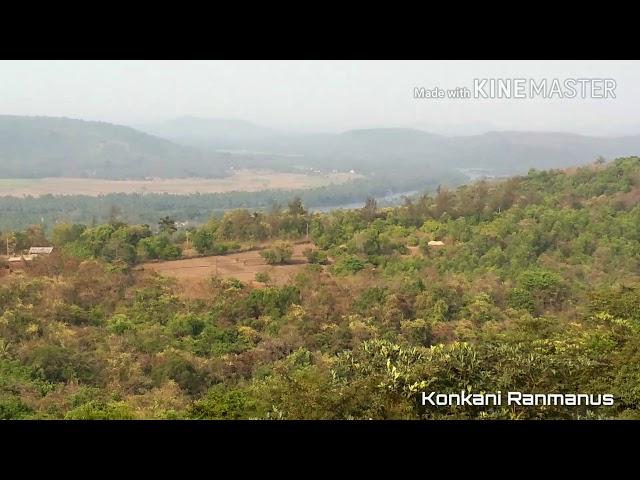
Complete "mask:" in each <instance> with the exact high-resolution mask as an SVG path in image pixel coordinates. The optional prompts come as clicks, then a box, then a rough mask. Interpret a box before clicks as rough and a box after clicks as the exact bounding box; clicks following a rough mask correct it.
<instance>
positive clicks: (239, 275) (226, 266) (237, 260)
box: [143, 242, 316, 298]
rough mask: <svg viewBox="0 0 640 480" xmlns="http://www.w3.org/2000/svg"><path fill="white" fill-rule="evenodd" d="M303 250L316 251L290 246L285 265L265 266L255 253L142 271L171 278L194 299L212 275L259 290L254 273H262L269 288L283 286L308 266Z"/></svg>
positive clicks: (196, 259) (303, 244) (156, 265)
mask: <svg viewBox="0 0 640 480" xmlns="http://www.w3.org/2000/svg"><path fill="white" fill-rule="evenodd" d="M307 248H313V249H315V248H316V247H315V246H314V245H313V243H312V242H301V243H297V244H294V245H293V256H292V258H291V261H290V262H289V263H287V264H285V265H268V264H267V263H265V261H264V259H263V258H262V256H260V249H256V250H250V251H246V252H239V253H231V254H228V255H214V256H208V257H194V258H186V259H182V260H171V261H163V262H150V263H145V264H144V265H143V268H144V269H145V270H152V271H155V272H158V273H159V274H160V275H163V276H166V277H172V278H175V279H176V280H177V282H178V285H180V286H181V287H182V290H183V293H184V295H185V296H188V297H193V298H197V297H199V296H201V294H202V292H204V291H205V289H204V287H203V285H204V283H203V282H206V280H208V279H209V278H210V277H212V276H214V275H215V276H218V277H220V278H226V279H228V278H236V279H238V280H240V281H241V282H243V283H246V284H249V285H253V286H255V287H261V286H262V285H263V284H261V283H260V282H256V280H255V276H256V273H258V272H265V273H267V274H268V275H269V278H270V280H271V283H272V284H275V285H283V284H285V283H286V282H287V281H288V280H289V279H290V278H291V276H292V275H295V274H296V273H297V272H299V271H300V269H301V268H302V267H304V265H307V264H308V263H309V262H308V261H307V259H306V257H305V256H304V254H303V253H302V252H303V251H304V250H305V249H307Z"/></svg>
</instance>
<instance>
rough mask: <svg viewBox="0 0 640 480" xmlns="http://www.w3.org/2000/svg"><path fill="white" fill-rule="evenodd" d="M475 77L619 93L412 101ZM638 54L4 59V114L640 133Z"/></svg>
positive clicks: (296, 126) (0, 71)
mask: <svg viewBox="0 0 640 480" xmlns="http://www.w3.org/2000/svg"><path fill="white" fill-rule="evenodd" d="M474 78H525V79H528V78H533V79H535V80H536V81H539V80H541V79H545V78H546V79H549V80H550V79H553V78H558V79H561V80H563V79H566V78H612V79H614V80H615V81H616V82H617V87H616V90H615V93H616V98H615V99H571V100H569V99H562V100H561V99H557V98H556V99H540V98H538V99H493V100H492V99H482V100H479V99H464V100H460V99H457V100H452V99H431V100H426V99H422V100H416V99H414V98H413V91H414V87H421V86H423V87H425V88H433V87H439V88H442V89H452V88H455V87H458V86H466V87H472V85H473V80H474ZM639 111H640V62H637V61H629V62H620V61H615V62H613V61H611V62H610V61H0V114H16V115H48V116H66V117H72V118H83V119H90V120H104V121H109V122H115V123H123V124H128V125H136V124H144V123H148V122H155V121H160V120H165V119H169V118H173V117H179V116H200V117H213V118H238V119H244V120H248V121H251V122H254V123H257V124H261V125H265V126H270V127H274V128H278V129H285V130H294V131H312V130H321V131H339V130H346V129H351V128H366V127H381V126H389V127H418V128H423V129H428V130H433V131H440V132H444V133H448V132H451V133H469V132H467V131H472V132H471V133H475V130H488V129H500V130H505V129H513V130H556V131H557V130H559V131H570V132H577V133H585V134H602V135H609V134H628V133H636V134H640V118H639V116H638V112H639Z"/></svg>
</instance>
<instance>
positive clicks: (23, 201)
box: [0, 169, 465, 232]
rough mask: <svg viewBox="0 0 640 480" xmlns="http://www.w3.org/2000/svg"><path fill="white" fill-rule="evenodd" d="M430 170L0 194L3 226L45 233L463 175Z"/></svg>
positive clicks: (353, 198) (422, 184) (313, 200)
mask: <svg viewBox="0 0 640 480" xmlns="http://www.w3.org/2000/svg"><path fill="white" fill-rule="evenodd" d="M435 173H436V171H435V170H433V169H430V170H426V171H423V172H415V171H414V172H413V175H410V176H409V175H406V173H405V172H397V173H393V172H390V173H388V174H387V175H385V176H384V177H370V178H367V179H360V180H353V181H350V182H347V183H344V184H341V185H328V186H324V187H318V188H310V189H299V190H263V191H258V192H242V191H238V192H228V193H206V194H200V193H197V194H191V195H173V194H168V193H166V194H154V193H144V194H126V193H112V194H109V195H101V196H97V197H93V196H86V195H43V196H40V197H26V198H24V197H10V196H6V197H3V196H0V211H1V212H2V215H1V216H0V230H2V229H12V230H13V229H25V228H27V227H29V226H31V225H33V224H36V223H38V224H41V225H42V227H43V229H44V230H45V231H47V232H49V231H51V229H52V228H53V227H54V226H55V224H57V223H66V222H71V223H86V224H98V223H103V222H107V221H111V220H112V219H113V217H114V216H116V217H117V218H118V219H119V220H121V221H124V222H128V223H153V222H155V221H157V219H158V218H159V217H161V216H166V215H169V216H171V217H173V218H175V219H176V221H178V222H180V223H188V224H191V225H194V224H200V223H204V222H206V221H207V220H208V219H209V217H210V216H212V215H217V216H221V215H222V214H223V213H224V212H225V211H227V210H232V209H237V208H246V209H253V210H258V211H268V210H271V209H273V208H276V207H277V206H278V205H284V204H285V203H287V202H288V201H289V200H290V199H291V198H293V197H300V198H301V199H302V200H303V202H304V203H305V205H307V206H308V207H311V208H315V209H318V208H324V207H333V206H340V205H344V204H353V203H357V202H362V203H364V201H365V200H366V199H367V197H370V196H373V197H384V196H386V195H388V194H395V193H402V192H407V191H423V190H424V191H435V189H436V188H437V186H438V184H439V183H444V184H449V185H459V184H461V183H463V182H464V180H465V177H464V175H462V174H460V173H455V172H449V173H447V172H440V173H438V174H437V175H435V177H434V174H435Z"/></svg>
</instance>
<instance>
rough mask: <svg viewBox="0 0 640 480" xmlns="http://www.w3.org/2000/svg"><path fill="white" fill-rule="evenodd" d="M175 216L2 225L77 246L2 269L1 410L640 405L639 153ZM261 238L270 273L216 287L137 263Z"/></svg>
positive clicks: (279, 413) (211, 415)
mask: <svg viewBox="0 0 640 480" xmlns="http://www.w3.org/2000/svg"><path fill="white" fill-rule="evenodd" d="M157 222H158V223H156V224H153V225H130V224H126V223H123V222H121V221H119V220H118V219H117V218H114V219H112V221H111V222H109V223H108V224H103V225H78V224H75V225H74V224H59V225H56V227H55V228H54V231H53V232H52V234H51V235H50V236H49V237H48V238H45V237H44V235H43V231H42V229H41V228H38V227H37V226H36V227H32V228H29V229H27V230H26V231H24V232H4V233H2V234H0V244H5V243H4V242H6V244H7V245H9V244H12V245H14V248H15V249H17V250H22V249H27V248H29V247H30V246H34V245H38V246H42V245H46V244H47V243H51V244H53V245H54V246H55V247H56V251H57V254H55V255H52V256H50V257H41V258H36V259H34V260H33V263H32V264H31V265H29V266H25V268H24V270H23V271H22V272H21V273H16V274H14V273H11V272H8V270H9V268H6V266H5V269H4V270H0V274H4V276H0V419H16V418H30V419H34V418H40V419H42V418H67V419H132V418H139V419H154V418H155V419H169V418H171V419H176V418H192V419H341V420H345V419H372V418H374V419H611V418H627V419H629V418H634V419H640V158H638V157H633V158H623V159H618V160H616V161H614V162H610V163H606V164H605V163H594V164H591V165H588V166H584V167H581V168H573V169H569V170H553V171H530V172H529V173H528V174H527V175H523V176H520V177H513V178H510V179H508V180H504V181H495V182H487V181H481V182H477V183H474V184H472V185H468V186H463V187H460V188H458V189H456V190H448V189H445V188H440V189H438V191H437V193H435V194H431V195H423V196H420V197H419V198H418V199H415V200H413V201H407V202H406V204H404V205H402V206H399V207H394V208H384V209H383V208H378V207H377V205H376V203H375V202H374V201H369V202H367V204H366V205H365V206H364V207H363V208H360V209H353V210H341V211H334V212H330V213H314V214H312V213H309V212H308V211H306V209H305V208H304V205H302V204H301V202H300V201H299V200H293V201H291V202H289V204H288V206H287V207H284V208H281V209H273V210H271V211H269V212H264V213H257V212H252V211H248V210H234V211H230V212H227V213H225V215H224V217H222V218H217V217H216V218H211V219H210V221H208V222H207V223H205V224H203V225H201V226H199V227H198V228H197V229H195V230H194V231H192V232H190V235H189V236H187V235H186V232H185V231H183V230H180V229H178V228H177V225H176V224H175V222H174V221H173V219H171V218H169V217H164V218H158V219H157ZM307 234H308V235H309V238H310V239H311V240H312V241H313V242H314V244H315V246H314V249H313V250H311V249H310V250H308V251H305V253H304V255H305V257H306V260H300V259H299V260H297V261H296V262H290V260H291V252H292V245H290V244H289V243H287V242H293V241H297V240H301V239H306V238H307ZM7 240H9V241H7ZM434 240H435V241H439V242H441V243H437V245H438V246H437V247H433V243H431V242H433V241H434ZM258 242H260V243H262V242H264V243H266V244H269V247H268V248H267V249H266V250H263V251H261V256H262V257H263V258H264V259H265V261H267V262H268V263H269V269H271V268H273V270H269V271H267V270H264V271H262V272H258V273H261V275H258V273H256V274H255V281H253V280H251V281H246V280H245V281H240V280H238V278H234V277H233V276H232V275H237V274H238V272H240V271H242V269H243V268H250V267H251V265H248V266H247V263H246V262H244V264H243V263H242V262H237V263H234V269H233V271H232V273H231V275H230V276H226V277H224V276H222V275H221V274H220V275H219V274H218V264H217V263H216V264H215V265H216V266H215V270H213V269H212V270H210V276H207V277H206V278H203V279H202V283H200V284H195V283H188V282H187V283H182V284H181V283H180V282H181V281H184V279H183V280H181V278H180V277H181V275H180V276H178V275H176V277H178V278H167V277H164V276H160V275H158V274H157V273H152V272H151V271H150V270H149V269H147V267H149V268H150V267H151V265H152V264H150V263H144V265H142V267H141V266H140V265H137V266H136V267H135V268H132V267H133V266H134V265H136V264H140V263H143V262H148V261H149V260H155V259H176V258H179V257H180V256H182V255H183V254H184V252H185V251H186V250H187V249H188V248H195V249H196V250H197V252H198V253H199V254H203V255H222V254H226V253H228V252H229V251H237V250H240V249H242V248H246V247H248V246H250V245H253V246H255V245H256V244H257V243H258ZM430 243H431V244H430ZM218 259H219V258H218V257H217V260H218ZM287 263H288V264H287ZM285 264H286V265H285ZM7 266H8V262H7ZM254 266H255V265H254ZM199 267H200V265H199ZM278 268H296V269H297V270H296V273H295V274H294V275H291V276H289V277H288V279H285V280H284V281H283V282H276V281H275V279H274V277H271V276H270V274H269V273H268V272H272V273H275V272H276V269H278ZM194 270H195V269H194ZM258 284H259V285H258ZM181 285H182V286H181ZM196 287H197V288H196ZM198 289H201V291H200V294H199V295H198V296H196V297H195V298H194V297H193V296H191V295H192V294H195V293H197V292H198ZM421 392H425V394H427V395H428V394H429V393H430V392H436V393H437V394H445V395H460V394H461V392H465V394H471V393H479V392H486V393H495V392H503V393H504V394H505V395H506V392H521V393H522V394H523V395H532V397H533V394H536V396H535V397H534V398H532V397H528V399H527V400H524V401H522V402H521V403H520V404H518V405H506V404H504V403H502V404H499V405H496V404H491V403H488V404H485V405H480V404H478V403H475V402H473V403H463V404H458V405H456V404H455V403H454V405H453V406H445V405H434V406H430V405H421V404H420V399H421V398H422V397H421ZM562 395H565V396H562ZM579 395H582V398H578V396H579ZM604 395H611V396H612V397H613V399H614V401H613V403H612V404H611V403H604V402H603V401H602V396H604ZM551 396H553V398H552V397H551ZM558 396H560V397H561V398H560V399H558V398H557V397H558ZM572 396H573V397H572ZM539 397H542V399H540V400H539ZM584 397H586V398H584ZM547 398H549V400H548V401H547V400H546V399H547ZM565 398H573V401H572V402H570V401H568V400H567V401H566V402H565V400H564V399H565ZM505 401H506V399H505ZM534 402H535V403H534ZM538 402H541V403H538ZM545 402H546V403H545Z"/></svg>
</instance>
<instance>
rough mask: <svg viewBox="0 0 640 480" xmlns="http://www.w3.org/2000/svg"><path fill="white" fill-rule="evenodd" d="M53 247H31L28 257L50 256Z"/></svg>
mask: <svg viewBox="0 0 640 480" xmlns="http://www.w3.org/2000/svg"><path fill="white" fill-rule="evenodd" d="M51 252H53V247H31V248H30V249H29V255H51Z"/></svg>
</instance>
